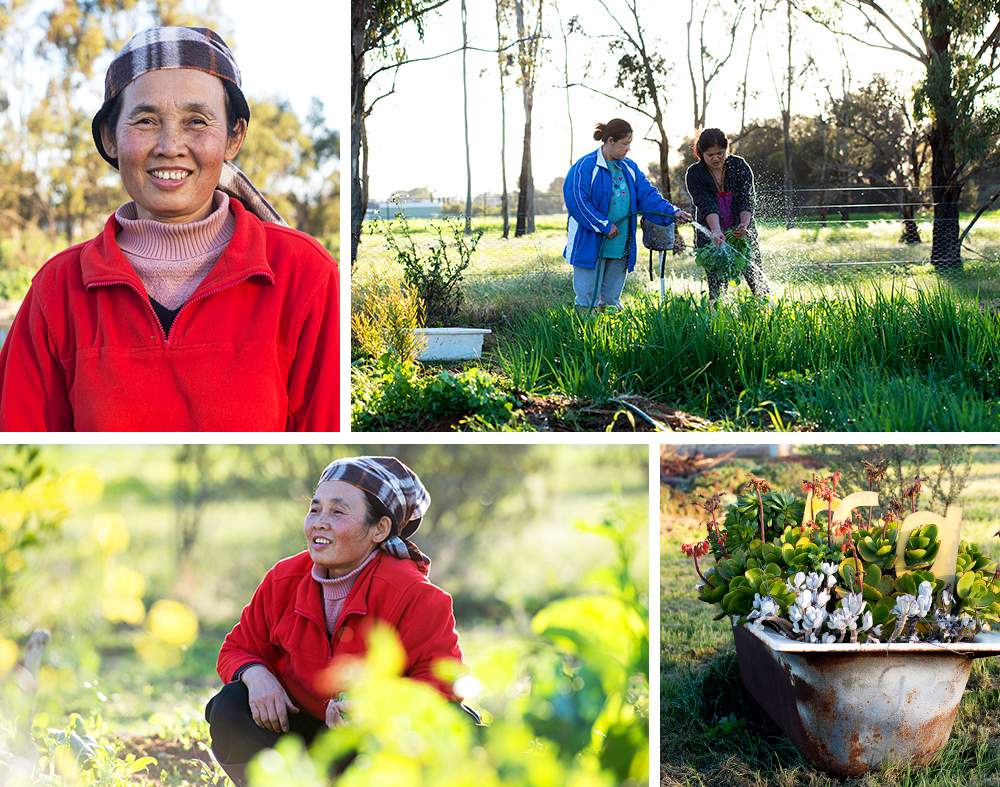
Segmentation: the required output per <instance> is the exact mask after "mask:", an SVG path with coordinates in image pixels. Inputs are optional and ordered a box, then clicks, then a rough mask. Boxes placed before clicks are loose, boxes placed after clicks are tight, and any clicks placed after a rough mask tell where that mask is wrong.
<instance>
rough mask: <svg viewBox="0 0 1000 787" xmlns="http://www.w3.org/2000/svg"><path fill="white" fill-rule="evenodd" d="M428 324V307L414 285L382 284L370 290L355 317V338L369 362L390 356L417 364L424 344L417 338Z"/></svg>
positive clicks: (367, 291) (372, 286) (352, 330)
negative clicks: (425, 311) (425, 314)
mask: <svg viewBox="0 0 1000 787" xmlns="http://www.w3.org/2000/svg"><path fill="white" fill-rule="evenodd" d="M423 324H424V303H423V301H422V300H421V299H420V296H419V295H418V294H417V290H416V288H415V287H414V286H413V285H411V284H402V285H395V284H392V283H388V282H384V281H380V282H376V283H374V284H372V285H371V286H369V287H366V288H365V290H364V298H363V300H362V302H361V304H360V306H359V307H358V309H357V310H356V311H355V312H354V314H353V315H351V338H352V339H353V340H354V342H355V343H356V344H357V345H358V348H359V349H360V350H361V352H363V353H364V354H365V355H367V356H368V357H369V358H372V359H377V358H381V357H382V356H383V355H386V354H388V355H390V356H392V357H393V358H397V359H399V360H400V361H415V360H416V359H417V354H418V353H419V352H420V350H421V344H422V342H421V340H420V339H419V338H418V337H417V336H416V335H415V334H414V331H415V330H416V329H417V328H420V327H422V326H423Z"/></svg>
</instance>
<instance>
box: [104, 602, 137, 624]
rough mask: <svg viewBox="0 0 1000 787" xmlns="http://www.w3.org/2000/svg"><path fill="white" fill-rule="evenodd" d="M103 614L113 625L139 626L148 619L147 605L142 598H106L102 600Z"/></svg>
mask: <svg viewBox="0 0 1000 787" xmlns="http://www.w3.org/2000/svg"><path fill="white" fill-rule="evenodd" d="M101 614H102V615H104V617H105V619H107V620H109V621H111V622H112V623H128V624H129V625H131V626H138V625H139V624H140V623H142V621H143V619H144V618H145V617H146V605H145V604H143V603H142V599H141V598H131V597H123V598H116V597H111V596H105V597H104V598H102V599H101Z"/></svg>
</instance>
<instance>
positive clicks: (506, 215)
mask: <svg viewBox="0 0 1000 787" xmlns="http://www.w3.org/2000/svg"><path fill="white" fill-rule="evenodd" d="M501 2H502V0H495V4H496V12H497V66H498V68H499V69H500V182H501V188H502V191H501V193H500V213H501V214H502V215H503V237H504V238H505V239H506V238H509V237H510V195H509V194H508V193H507V92H506V89H505V87H504V72H505V70H506V69H505V66H504V58H505V57H506V55H505V54H504V53H503V52H502V51H501V50H503V9H502V6H501Z"/></svg>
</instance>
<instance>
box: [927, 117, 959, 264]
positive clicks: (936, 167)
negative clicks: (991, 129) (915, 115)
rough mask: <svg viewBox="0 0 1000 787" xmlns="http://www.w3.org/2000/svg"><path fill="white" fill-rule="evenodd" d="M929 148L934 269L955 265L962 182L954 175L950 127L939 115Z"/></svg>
mask: <svg viewBox="0 0 1000 787" xmlns="http://www.w3.org/2000/svg"><path fill="white" fill-rule="evenodd" d="M931 152H932V155H931V195H932V197H933V199H934V229H933V230H932V233H931V262H932V263H933V264H934V266H935V267H936V268H938V270H941V269H948V268H952V269H953V268H959V267H961V265H962V249H961V246H960V245H959V242H958V219H959V216H958V206H959V201H960V200H961V197H962V185H963V184H962V183H958V182H956V178H955V169H956V165H955V144H954V131H952V128H951V125H950V124H949V123H948V122H946V121H945V120H944V119H943V118H941V117H940V116H938V117H937V119H936V120H935V122H934V127H933V129H932V130H931Z"/></svg>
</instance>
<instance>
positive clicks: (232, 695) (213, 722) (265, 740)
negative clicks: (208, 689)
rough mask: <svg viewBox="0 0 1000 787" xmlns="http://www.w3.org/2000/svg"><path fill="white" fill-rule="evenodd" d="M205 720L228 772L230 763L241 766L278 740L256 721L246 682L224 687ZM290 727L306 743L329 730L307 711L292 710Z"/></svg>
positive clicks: (215, 751) (210, 704)
mask: <svg viewBox="0 0 1000 787" xmlns="http://www.w3.org/2000/svg"><path fill="white" fill-rule="evenodd" d="M205 719H206V721H208V727H209V731H210V732H211V735H212V752H213V753H214V754H215V759H217V760H218V761H219V764H220V765H222V766H223V767H224V768H225V769H226V771H227V772H229V771H230V768H229V766H237V767H238V768H242V766H244V765H246V763H248V762H249V761H250V760H251V758H252V757H253V756H254V755H255V754H257V753H258V752H261V751H263V750H264V749H270V748H273V747H274V744H275V743H277V742H278V737H279V736H278V734H277V733H274V732H271V731H270V730H265V729H264V728H263V727H258V726H257V723H256V722H255V721H254V720H253V716H252V715H251V713H250V696H249V693H248V692H247V687H246V685H245V684H244V683H243V681H239V680H238V681H236V682H234V683H227V684H226V685H225V686H223V687H222V691H220V692H219V693H218V694H216V695H215V696H214V697H212V699H210V700H209V701H208V705H206V706H205ZM288 726H289V733H292V734H295V735H298V736H299V737H301V738H302V739H303V740H304V741H305V742H306V744H309V743H312V741H313V739H314V738H315V737H316V736H317V735H319V733H321V732H322V731H323V730H325V729H326V723H325V722H323V721H321V720H320V719H317V718H315V717H314V716H310V715H309V714H308V713H306V712H305V711H299V712H298V713H289V714H288ZM230 775H232V774H230ZM234 781H236V780H235V779H234Z"/></svg>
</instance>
